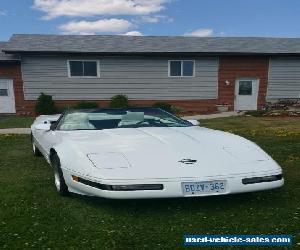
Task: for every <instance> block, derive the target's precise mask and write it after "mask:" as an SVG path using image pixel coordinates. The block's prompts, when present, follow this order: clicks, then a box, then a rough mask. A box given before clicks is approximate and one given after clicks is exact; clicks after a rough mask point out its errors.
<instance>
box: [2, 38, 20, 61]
mask: <svg viewBox="0 0 300 250" xmlns="http://www.w3.org/2000/svg"><path fill="white" fill-rule="evenodd" d="M6 45H7V42H0V61H18V60H19V59H18V56H17V55H8V54H5V53H4V52H3V51H2V50H3V49H4V48H5V47H6Z"/></svg>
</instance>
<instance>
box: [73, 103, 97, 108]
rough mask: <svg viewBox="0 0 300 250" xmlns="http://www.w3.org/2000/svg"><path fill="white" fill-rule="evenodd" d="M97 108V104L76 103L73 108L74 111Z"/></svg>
mask: <svg viewBox="0 0 300 250" xmlns="http://www.w3.org/2000/svg"><path fill="white" fill-rule="evenodd" d="M98 107H99V104H98V103H97V102H85V101H81V102H78V103H77V104H76V105H75V106H74V107H73V108H74V109H96V108H98Z"/></svg>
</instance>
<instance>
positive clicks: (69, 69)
mask: <svg viewBox="0 0 300 250" xmlns="http://www.w3.org/2000/svg"><path fill="white" fill-rule="evenodd" d="M74 61H75V62H96V64H97V76H71V68H70V62H74ZM67 67H68V77H69V78H100V61H99V60H85V59H82V60H78V59H77V60H73V59H70V60H67Z"/></svg>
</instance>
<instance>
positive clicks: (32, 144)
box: [31, 135, 42, 157]
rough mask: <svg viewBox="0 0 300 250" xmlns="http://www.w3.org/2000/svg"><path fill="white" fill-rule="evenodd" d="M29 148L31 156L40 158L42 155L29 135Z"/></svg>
mask: <svg viewBox="0 0 300 250" xmlns="http://www.w3.org/2000/svg"><path fill="white" fill-rule="evenodd" d="M31 146H32V147H31V148H32V154H33V156H35V157H40V156H42V153H41V151H40V150H39V149H38V148H37V146H36V145H35V142H34V139H33V136H32V135H31Z"/></svg>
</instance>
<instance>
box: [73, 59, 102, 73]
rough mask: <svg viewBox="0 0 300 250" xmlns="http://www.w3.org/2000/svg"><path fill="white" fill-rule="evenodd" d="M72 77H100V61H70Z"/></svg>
mask: <svg viewBox="0 0 300 250" xmlns="http://www.w3.org/2000/svg"><path fill="white" fill-rule="evenodd" d="M68 65H69V76H70V77H99V70H98V61H69V62H68Z"/></svg>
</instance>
